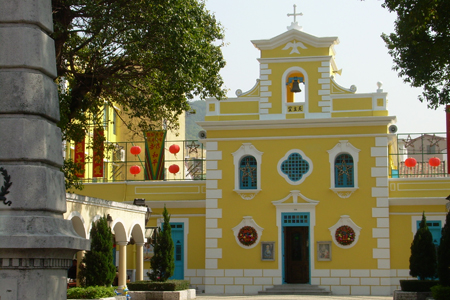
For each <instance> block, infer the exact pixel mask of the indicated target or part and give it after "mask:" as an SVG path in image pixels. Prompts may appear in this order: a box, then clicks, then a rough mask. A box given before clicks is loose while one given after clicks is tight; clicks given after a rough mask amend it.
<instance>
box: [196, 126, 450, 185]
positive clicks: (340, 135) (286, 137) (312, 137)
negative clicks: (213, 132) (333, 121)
mask: <svg viewBox="0 0 450 300" xmlns="http://www.w3.org/2000/svg"><path fill="white" fill-rule="evenodd" d="M390 135H391V134H387V133H386V134H383V133H371V134H367V133H366V134H334V135H332V134H326V135H301V136H298V135H297V136H269V137H267V136H263V137H261V136H253V137H233V138H215V139H213V138H208V140H206V139H204V140H200V142H202V143H203V142H206V141H208V142H224V141H247V142H248V141H249V140H251V141H266V140H305V139H330V138H339V139H340V138H346V139H350V138H362V137H370V138H375V137H389V136H390ZM447 180H448V179H447Z"/></svg>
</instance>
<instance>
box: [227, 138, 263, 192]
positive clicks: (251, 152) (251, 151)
mask: <svg viewBox="0 0 450 300" xmlns="http://www.w3.org/2000/svg"><path fill="white" fill-rule="evenodd" d="M232 155H233V163H234V191H235V192H236V193H238V194H239V195H240V196H241V198H242V199H244V200H251V199H253V198H254V197H255V196H256V195H257V194H258V193H259V192H260V191H261V165H262V155H263V152H261V151H259V150H258V149H256V148H255V146H253V145H252V143H243V144H242V145H241V147H240V148H239V149H238V150H237V151H236V152H234V153H232ZM245 156H253V157H254V158H255V159H256V189H241V188H240V171H239V167H240V164H241V159H242V158H243V157H245Z"/></svg>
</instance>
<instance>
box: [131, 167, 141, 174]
mask: <svg viewBox="0 0 450 300" xmlns="http://www.w3.org/2000/svg"><path fill="white" fill-rule="evenodd" d="M130 173H131V174H133V175H134V176H136V175H137V174H139V173H141V167H139V166H131V167H130Z"/></svg>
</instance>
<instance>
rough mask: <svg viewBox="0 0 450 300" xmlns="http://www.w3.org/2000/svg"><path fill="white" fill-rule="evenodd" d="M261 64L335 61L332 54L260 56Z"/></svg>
mask: <svg viewBox="0 0 450 300" xmlns="http://www.w3.org/2000/svg"><path fill="white" fill-rule="evenodd" d="M258 61H259V63H260V64H271V63H296V62H309V61H333V62H334V59H333V57H332V56H329V55H325V56H300V57H271V58H258Z"/></svg>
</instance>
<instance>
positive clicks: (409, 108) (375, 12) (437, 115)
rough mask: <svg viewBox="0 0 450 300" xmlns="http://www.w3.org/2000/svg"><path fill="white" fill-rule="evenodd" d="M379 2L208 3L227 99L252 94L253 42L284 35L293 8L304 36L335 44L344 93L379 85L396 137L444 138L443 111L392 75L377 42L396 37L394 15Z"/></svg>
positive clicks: (382, 45)
mask: <svg viewBox="0 0 450 300" xmlns="http://www.w3.org/2000/svg"><path fill="white" fill-rule="evenodd" d="M382 3H383V1H378V0H365V1H360V0H313V1H298V0H297V1H294V0H240V1H238V0H206V8H207V9H208V10H209V11H210V12H211V13H213V14H214V15H215V16H216V19H217V21H218V22H220V23H221V25H222V26H223V28H224V30H225V40H224V42H225V43H226V46H225V47H224V48H223V49H222V51H223V55H224V58H225V61H226V63H227V65H226V67H225V68H224V69H222V71H221V75H222V77H223V79H224V82H225V88H227V89H229V92H228V97H235V91H236V90H237V89H241V90H242V91H243V92H245V91H248V90H250V89H251V88H252V87H253V86H254V85H255V83H256V79H258V77H259V63H258V61H257V58H259V56H260V52H259V50H258V49H256V48H255V47H254V46H253V44H252V43H251V40H259V39H270V38H273V37H275V36H277V35H279V34H282V33H284V32H285V31H287V28H286V27H287V26H289V25H290V24H291V22H293V17H288V16H287V14H288V13H293V11H294V9H293V5H294V4H296V5H297V13H298V12H302V13H303V16H300V17H297V22H298V23H299V25H300V26H302V27H303V31H304V32H306V33H308V34H312V35H314V36H317V37H331V36H333V37H335V36H337V37H338V38H339V41H340V43H339V44H338V45H336V46H335V48H334V49H335V51H336V64H337V67H338V69H341V68H342V75H341V76H339V75H336V78H335V80H336V82H337V83H338V84H339V85H341V86H343V87H346V88H350V86H351V85H356V87H357V93H359V92H360V93H370V92H375V91H376V89H377V82H378V81H380V82H382V83H383V85H382V89H383V90H384V92H387V93H388V110H389V115H391V116H396V117H397V124H396V125H397V127H398V133H432V132H444V131H445V130H446V128H445V112H444V107H441V108H438V110H433V109H428V108H427V105H426V103H421V102H420V101H419V100H418V95H420V93H421V89H419V88H412V87H410V86H409V85H408V84H406V83H404V82H403V80H402V79H401V78H399V77H398V75H397V72H396V71H394V70H392V66H393V61H392V58H391V56H390V55H389V54H388V49H387V48H386V46H385V43H384V41H383V40H382V39H381V37H380V36H381V34H382V33H387V34H389V33H391V32H394V21H395V19H396V14H395V13H389V11H388V10H387V9H385V8H382V7H381V4H382Z"/></svg>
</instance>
